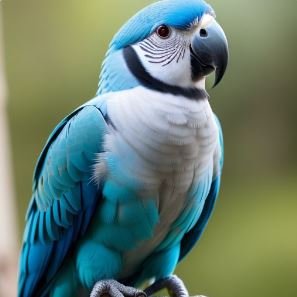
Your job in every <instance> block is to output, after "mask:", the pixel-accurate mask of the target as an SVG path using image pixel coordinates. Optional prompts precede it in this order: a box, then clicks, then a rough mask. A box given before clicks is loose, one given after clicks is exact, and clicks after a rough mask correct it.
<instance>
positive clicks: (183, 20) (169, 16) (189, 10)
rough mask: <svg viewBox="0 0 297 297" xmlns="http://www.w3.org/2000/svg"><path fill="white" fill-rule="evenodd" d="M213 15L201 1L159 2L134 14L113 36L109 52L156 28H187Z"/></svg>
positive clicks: (166, 0)
mask: <svg viewBox="0 0 297 297" xmlns="http://www.w3.org/2000/svg"><path fill="white" fill-rule="evenodd" d="M205 13H209V14H214V11H213V9H212V7H211V6H210V5H208V4H207V3H206V2H204V1H203V0H161V1H158V2H156V3H153V4H151V5H149V6H147V7H145V8H144V9H142V10H141V11H139V12H138V13H137V14H135V15H134V16H133V17H132V18H131V19H130V20H128V21H127V23H126V24H125V25H124V26H123V27H122V28H121V29H120V30H119V32H118V33H117V34H116V35H115V36H114V38H113V39H112V41H111V44H110V50H111V51H113V50H118V49H121V48H124V47H126V46H128V45H131V44H135V43H137V42H139V41H141V40H143V39H145V38H146V37H148V36H149V35H150V34H151V33H152V32H153V31H154V30H155V29H156V28H157V27H158V26H160V25H164V24H165V25H167V26H172V27H175V28H178V29H186V28H188V27H189V26H190V25H191V24H192V23H193V22H194V21H195V20H197V19H198V20H200V19H201V17H202V16H203V15H204V14H205Z"/></svg>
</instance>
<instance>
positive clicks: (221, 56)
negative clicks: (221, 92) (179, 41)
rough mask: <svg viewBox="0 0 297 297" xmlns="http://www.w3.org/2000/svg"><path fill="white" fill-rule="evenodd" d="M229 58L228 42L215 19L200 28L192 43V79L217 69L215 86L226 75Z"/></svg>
mask: <svg viewBox="0 0 297 297" xmlns="http://www.w3.org/2000/svg"><path fill="white" fill-rule="evenodd" d="M228 58H229V52H228V42H227V38H226V36H225V33H224V31H223V29H222V28H221V26H220V25H219V24H218V23H217V22H216V21H213V23H212V24H210V25H209V26H207V27H205V28H200V30H199V31H198V32H197V33H196V35H195V36H194V39H193V41H192V44H191V65H192V79H193V80H195V81H196V80H198V79H199V78H202V77H203V76H206V75H208V74H210V73H211V72H213V71H215V72H216V73H215V82H214V85H213V87H215V86H216V85H217V84H218V83H219V82H220V81H221V80H222V78H223V76H224V73H225V70H226V68H227V64H228Z"/></svg>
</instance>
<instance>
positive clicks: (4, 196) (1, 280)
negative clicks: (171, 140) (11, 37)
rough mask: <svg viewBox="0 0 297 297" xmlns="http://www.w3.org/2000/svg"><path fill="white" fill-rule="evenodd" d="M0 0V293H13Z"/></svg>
mask: <svg viewBox="0 0 297 297" xmlns="http://www.w3.org/2000/svg"><path fill="white" fill-rule="evenodd" d="M1 5H2V4H1V1H0V296H5V297H13V296H16V275H17V256H18V240H17V237H18V236H17V227H16V226H17V224H16V209H15V200H14V191H13V187H12V171H11V162H10V148H9V136H8V126H7V115H6V82H5V76H4V54H3V36H2V31H3V30H2V6H1Z"/></svg>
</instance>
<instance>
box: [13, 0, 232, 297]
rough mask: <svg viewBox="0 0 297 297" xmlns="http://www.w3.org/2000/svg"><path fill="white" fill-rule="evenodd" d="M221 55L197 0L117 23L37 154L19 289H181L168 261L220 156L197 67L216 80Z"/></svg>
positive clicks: (191, 233) (189, 242)
mask: <svg viewBox="0 0 297 297" xmlns="http://www.w3.org/2000/svg"><path fill="white" fill-rule="evenodd" d="M227 62H228V44H227V40H226V37H225V34H224V32H223V30H222V28H221V27H220V25H219V24H218V23H217V22H216V20H215V14H214V11H213V9H212V8H211V6H210V5H208V4H207V3H205V2H204V1H202V0H183V1H181V0H163V1H158V2H155V3H153V4H151V5H149V6H148V7H146V8H144V9H143V10H141V11H140V12H138V13H137V14H136V15H134V16H133V17H132V18H131V19H130V20H129V21H128V22H127V23H126V24H125V25H124V26H123V27H122V28H121V29H120V30H119V32H118V33H117V34H116V35H115V36H114V38H113V39H112V41H111V43H110V46H109V49H108V51H107V54H106V57H105V60H104V62H103V65H102V71H101V74H100V81H99V88H98V92H97V94H96V97H95V98H94V99H92V100H90V101H88V102H87V103H85V104H83V105H82V106H80V107H78V108H77V109H76V110H74V111H73V112H72V113H71V114H69V115H68V116H66V117H65V118H64V119H63V120H62V121H61V122H60V123H59V124H58V125H57V126H56V128H55V129H54V130H53V132H52V133H51V135H50V136H49V138H48V140H47V142H46V144H45V146H44V148H43V151H42V153H41V155H40V157H39V159H38V162H37V165H36V168H35V172H34V178H33V193H32V199H31V202H30V205H29V207H28V211H27V215H26V227H25V231H24V235H23V245H22V250H21V257H20V265H19V282H18V286H19V289H18V296H19V297H33V296H34V297H45V296H51V297H67V296H69V297H70V296H90V294H91V296H93V297H99V296H103V295H105V294H108V295H110V296H112V297H123V296H125V297H126V296H145V295H151V294H152V293H154V292H155V291H156V290H159V289H160V288H163V287H164V288H168V289H169V291H170V292H171V294H172V296H187V295H188V292H187V289H186V287H185V286H184V284H183V282H182V280H180V279H179V278H178V277H177V276H175V275H173V272H174V269H175V267H176V265H177V264H178V263H179V262H180V261H181V260H182V259H183V258H184V257H185V256H186V255H187V254H188V252H189V251H190V250H191V249H192V248H193V246H194V245H195V243H196V242H197V240H198V239H199V237H200V236H201V234H202V232H203V230H204V229H205V226H206V224H207V222H208V220H209V217H210V214H211V213H212V210H213V207H214V204H215V201H216V198H217V196H218V191H219V186H220V179H221V171H222V166H223V138H222V131H221V127H220V124H219V121H218V119H217V118H216V116H215V115H214V113H213V112H212V109H211V107H210V104H209V100H208V99H209V96H208V93H207V92H206V89H205V79H206V77H207V76H208V75H209V74H210V73H211V72H213V71H215V82H214V84H215V85H216V84H218V83H219V82H220V81H221V79H222V77H223V75H224V72H225V70H226V67H227ZM145 281H152V284H151V286H149V287H148V288H147V289H146V290H144V291H141V290H139V289H136V287H137V286H139V285H140V284H142V283H143V282H145Z"/></svg>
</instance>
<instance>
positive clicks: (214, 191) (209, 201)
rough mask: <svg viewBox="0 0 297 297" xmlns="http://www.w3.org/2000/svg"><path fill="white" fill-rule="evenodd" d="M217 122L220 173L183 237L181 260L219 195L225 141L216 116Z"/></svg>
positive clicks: (203, 224) (192, 244) (192, 245)
mask: <svg viewBox="0 0 297 297" xmlns="http://www.w3.org/2000/svg"><path fill="white" fill-rule="evenodd" d="M216 123H217V126H218V129H219V144H220V156H221V157H220V158H219V159H218V164H216V165H217V166H218V168H219V170H218V173H217V174H216V175H215V176H213V180H212V183H211V187H210V191H209V193H208V195H207V198H206V200H205V204H204V207H203V210H202V213H201V215H200V217H199V219H198V221H197V223H196V224H195V225H194V226H193V227H192V228H191V229H190V230H189V231H188V232H187V233H186V234H185V235H184V237H183V238H182V241H181V246H180V255H179V261H181V260H182V259H183V258H184V257H185V256H186V255H187V254H188V253H189V251H190V250H191V249H192V248H193V247H194V245H195V243H196V242H197V241H198V240H199V238H200V236H201V235H202V233H203V231H204V229H205V227H206V225H207V222H208V220H209V218H210V216H211V213H212V211H213V208H214V205H215V202H216V200H217V197H218V193H219V189H220V183H221V173H222V168H223V162H224V142H223V133H222V128H221V125H220V122H219V120H218V119H217V118H216Z"/></svg>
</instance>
